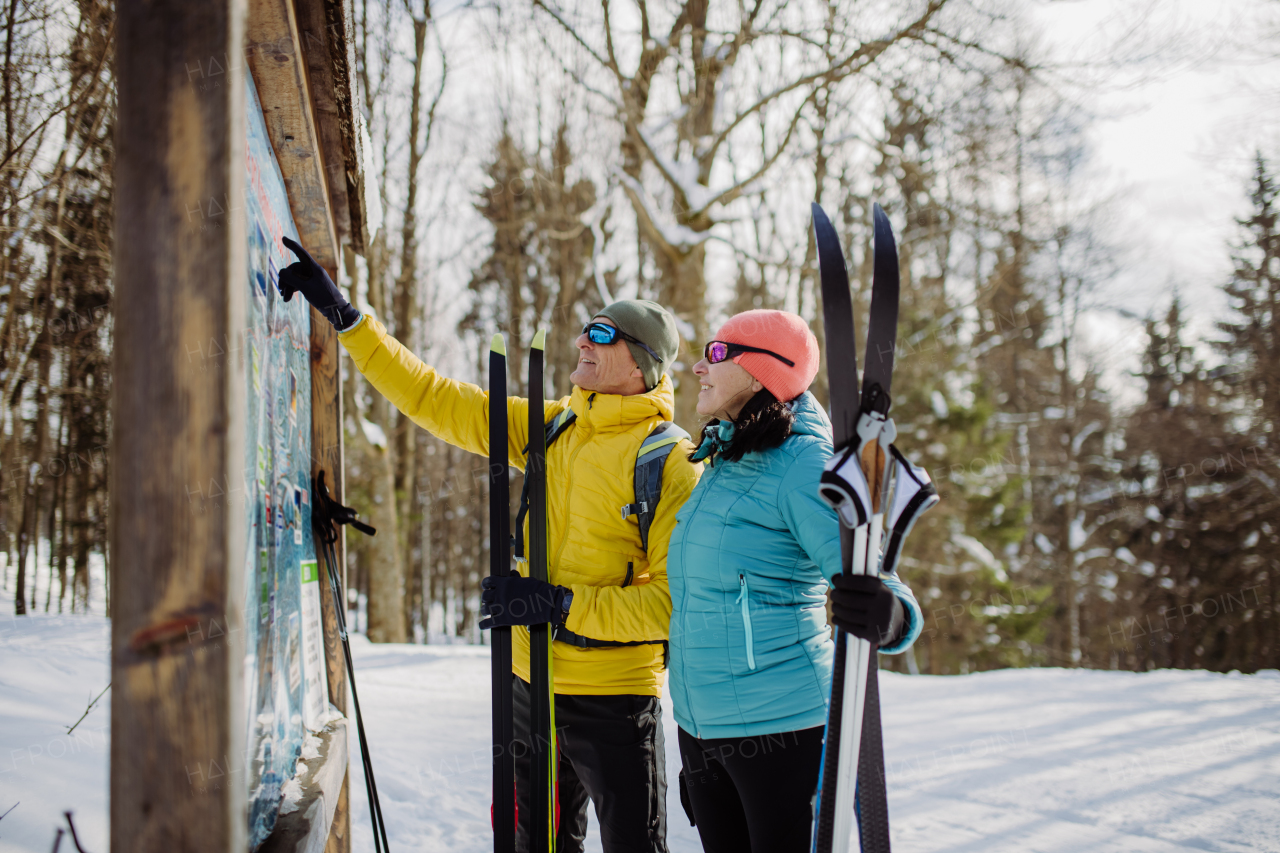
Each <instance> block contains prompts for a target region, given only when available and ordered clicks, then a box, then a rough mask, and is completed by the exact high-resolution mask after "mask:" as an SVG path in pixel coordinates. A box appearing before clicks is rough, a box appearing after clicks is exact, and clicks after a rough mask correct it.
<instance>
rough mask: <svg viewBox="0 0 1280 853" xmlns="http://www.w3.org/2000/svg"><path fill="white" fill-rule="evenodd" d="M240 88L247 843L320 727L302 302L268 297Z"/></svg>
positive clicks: (264, 176) (265, 233) (274, 194)
mask: <svg viewBox="0 0 1280 853" xmlns="http://www.w3.org/2000/svg"><path fill="white" fill-rule="evenodd" d="M245 86H246V89H247V97H246V99H245V100H246V105H247V108H246V111H247V113H248V122H247V130H248V133H247V136H248V145H247V158H246V168H247V170H248V176H247V177H248V180H247V183H246V204H245V214H246V230H247V235H248V244H249V245H248V250H249V251H248V267H249V268H248V277H247V282H248V285H249V290H250V299H249V310H248V320H249V324H248V325H249V328H248V331H247V336H246V337H247V346H248V366H247V373H248V375H247V376H246V382H245V387H246V394H247V416H246V424H247V435H246V441H245V470H246V472H249V476H250V478H251V482H249V483H248V489H247V494H248V496H249V500H247V501H246V512H247V519H246V520H247V528H248V531H249V535H248V537H247V542H248V545H247V553H246V555H245V571H246V572H247V578H246V590H247V600H246V602H245V614H246V618H245V625H246V637H245V668H244V672H245V675H244V677H245V701H246V705H247V717H246V720H245V723H244V725H245V729H246V748H247V758H248V761H247V765H248V770H249V773H248V777H249V780H248V784H249V844H250V849H253V848H255V847H257V846H258V845H259V844H260V843H261V842H262V840H263V839H265V838H266V837H267V835H268V834H270V832H271V830H272V828H273V827H274V826H275V821H276V814H277V810H278V808H279V805H280V798H281V788H282V786H283V785H284V784H285V783H286V782H287V781H288V780H289V779H291V778H292V777H293V775H294V768H295V765H296V764H297V760H298V754H299V752H300V751H301V749H302V743H303V740H304V739H305V738H306V731H307V729H311V730H318V729H319V728H321V727H322V726H323V720H324V717H325V710H326V707H327V701H326V700H327V697H328V686H327V679H326V672H325V665H324V663H325V662H324V650H323V645H322V642H321V636H322V634H321V631H322V628H321V624H320V584H319V572H318V565H317V563H316V554H315V545H314V542H313V540H312V537H311V496H310V488H311V483H310V477H311V363H310V324H311V318H310V314H309V312H308V310H307V303H306V302H305V301H303V300H301V299H294V300H292V301H290V302H288V303H286V302H284V300H282V299H281V298H280V295H279V293H278V291H277V290H276V279H277V276H278V275H279V271H280V270H281V269H282V268H283V267H285V266H287V265H288V264H290V263H292V262H293V257H292V255H291V254H289V253H288V251H287V250H286V249H285V248H284V246H283V245H282V244H281V242H280V238H281V237H283V236H286V235H288V236H289V237H291V238H293V239H295V240H296V239H298V232H297V228H296V226H295V225H294V222H293V216H292V214H291V213H290V209H289V202H288V196H287V195H286V194H285V186H284V178H283V177H282V176H281V174H280V167H279V165H278V164H277V163H276V159H275V154H274V153H273V151H272V148H271V142H270V140H269V139H268V137H267V128H266V124H265V122H264V120H263V116H262V107H261V105H260V104H259V101H258V94H257V91H256V89H255V87H254V84H253V78H252V76H251V75H247V74H246V75H245Z"/></svg>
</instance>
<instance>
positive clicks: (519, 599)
mask: <svg viewBox="0 0 1280 853" xmlns="http://www.w3.org/2000/svg"><path fill="white" fill-rule="evenodd" d="M480 586H481V588H482V591H481V593H480V615H481V616H484V617H486V618H485V619H483V620H481V622H480V630H482V631H485V630H488V629H489V628H502V627H505V626H507V625H541V624H542V623H543V622H553V623H555V624H559V623H560V622H562V621H563V620H564V616H565V614H564V597H565V596H566V595H568V594H569V590H567V589H565V588H564V587H562V586H552V585H551V584H549V583H547V582H546V581H540V580H534V579H533V578H522V577H520V576H519V575H508V576H507V577H505V578H495V577H486V578H485V579H484V580H483V581H481V582H480Z"/></svg>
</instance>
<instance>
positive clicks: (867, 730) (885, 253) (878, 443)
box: [858, 204, 899, 853]
mask: <svg viewBox="0 0 1280 853" xmlns="http://www.w3.org/2000/svg"><path fill="white" fill-rule="evenodd" d="M871 217H872V223H873V227H874V233H875V254H874V264H873V268H872V279H871V311H870V321H869V323H868V326H867V354H866V358H865V359H864V366H863V375H862V406H861V409H862V412H861V414H860V416H859V417H860V419H861V417H862V415H870V416H871V417H872V419H873V420H872V428H875V427H876V426H877V425H879V424H882V423H884V422H886V421H887V418H888V415H889V406H890V404H891V403H892V397H891V396H890V391H891V389H892V384H893V355H894V350H895V348H896V346H897V339H898V290H899V273H898V248H897V245H896V243H895V241H894V239H893V228H892V226H890V224H889V217H888V216H886V215H885V212H884V210H882V209H881V207H880V205H878V204H873V205H872V210H871ZM888 433H889V434H888V435H885V434H884V433H883V432H881V434H880V437H878V438H873V439H870V440H869V441H868V442H867V447H866V448H864V451H863V469H864V470H865V471H866V474H867V481H868V484H869V485H870V486H871V498H872V502H873V503H872V512H873V513H874V515H873V516H872V522H871V530H870V533H869V541H868V543H867V550H866V571H867V572H878V571H879V569H880V565H879V562H880V556H881V547H880V546H881V537H882V536H883V533H884V514H885V507H884V505H883V497H884V495H885V494H886V487H887V485H888V484H887V482H886V481H885V473H886V465H885V463H886V461H887V457H886V453H885V447H884V445H885V444H887V443H889V442H891V441H893V428H892V426H889V427H888ZM878 663H879V661H878V657H877V655H876V654H875V653H874V652H873V653H872V654H871V655H870V658H869V660H868V662H867V688H866V698H865V704H864V707H863V711H862V745H861V748H860V749H859V750H858V829H859V835H860V839H861V841H862V851H863V853H889V799H888V792H887V791H886V789H885V781H884V743H883V738H882V735H881V730H880V686H879V677H878V675H877V669H878Z"/></svg>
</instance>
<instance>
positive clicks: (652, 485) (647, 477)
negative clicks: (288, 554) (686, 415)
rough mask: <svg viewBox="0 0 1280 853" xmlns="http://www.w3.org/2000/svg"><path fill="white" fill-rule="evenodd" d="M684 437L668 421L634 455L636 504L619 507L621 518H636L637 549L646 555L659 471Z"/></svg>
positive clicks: (659, 486) (659, 491) (659, 485)
mask: <svg viewBox="0 0 1280 853" xmlns="http://www.w3.org/2000/svg"><path fill="white" fill-rule="evenodd" d="M688 437H689V433H687V432H685V431H684V430H682V429H681V428H680V427H678V426H676V425H675V424H673V423H672V422H671V421H663V422H662V423H660V424H658V426H657V428H655V429H654V431H653V432H651V433H649V435H648V437H646V438H645V440H644V441H643V442H641V444H640V450H639V452H638V453H637V454H636V471H635V488H636V502H635V503H630V504H627V505H626V506H624V507H622V517H623V518H627V517H629V516H632V515H634V516H635V517H636V521H637V522H639V524H640V546H641V547H642V548H644V550H645V553H646V554H647V553H648V552H649V528H650V527H651V526H652V525H653V516H654V515H655V514H656V513H657V511H658V501H659V500H661V498H662V471H663V469H664V468H665V467H666V464H667V457H668V456H670V455H671V451H672V450H675V448H676V445H677V444H679V443H680V440H681V439H686V438H688Z"/></svg>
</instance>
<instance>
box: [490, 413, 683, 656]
mask: <svg viewBox="0 0 1280 853" xmlns="http://www.w3.org/2000/svg"><path fill="white" fill-rule="evenodd" d="M577 417H578V416H577V414H575V413H574V411H573V409H565V410H564V411H563V412H561V413H560V414H558V415H556V416H555V417H554V418H552V419H551V421H550V422H549V423H548V424H547V447H550V446H551V443H552V442H553V441H555V440H556V439H557V438H559V437H560V436H561V435H562V434H564V432H565V430H567V429H568V428H569V426H570V425H571V424H572V423H573V422H574V421H575V420H576V419H577ZM686 438H689V433H687V432H685V431H684V430H683V429H681V428H680V427H678V426H676V425H675V424H674V423H672V422H671V421H663V422H662V423H660V424H658V426H657V427H656V428H655V429H654V430H653V432H651V433H649V435H647V436H645V439H644V441H642V442H641V443H640V449H639V451H638V452H637V453H636V463H635V477H634V480H635V493H636V499H635V502H634V503H629V504H625V505H624V506H622V507H620V508H619V511H620V512H621V513H622V517H623V518H629V517H631V516H633V515H634V516H635V517H636V521H637V523H638V524H639V525H640V546H641V547H642V548H644V550H645V553H648V551H649V528H650V527H651V526H652V525H653V517H654V515H656V514H657V511H658V501H659V500H661V498H662V470H663V468H665V467H666V464H667V457H668V456H670V455H671V451H673V450H675V448H676V445H677V444H679V443H680V440H681V439H686ZM524 452H525V453H526V454H527V453H528V452H529V446H528V445H527V444H526V445H525V448H524ZM528 513H529V479H528V478H527V477H526V478H525V481H524V487H523V488H522V489H521V490H520V510H519V512H517V513H516V526H515V534H514V535H513V536H512V537H511V541H512V543H513V545H514V546H515V557H516V560H517V562H521V563H523V562H526V561H527V559H528V558H527V557H526V556H525V554H524V518H525V516H526V515H528ZM632 571H633V567H632V564H630V563H628V564H627V577H626V579H625V580H624V581H623V582H622V585H623V586H630V585H631V579H632ZM555 639H556V640H559V641H560V642H563V643H569V644H570V645H574V646H578V647H579V648H612V647H617V646H645V645H654V644H657V643H661V644H662V647H663V656H662V665H663V667H664V668H665V667H666V665H667V657H668V654H669V653H668V651H667V649H668V646H667V641H666V640H632V641H629V642H619V641H616V640H596V639H593V638H591V637H583V636H581V635H580V634H575V633H573V632H572V631H570V630H568V629H567V628H565V627H564V626H563V625H558V626H557V627H556V629H555Z"/></svg>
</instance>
